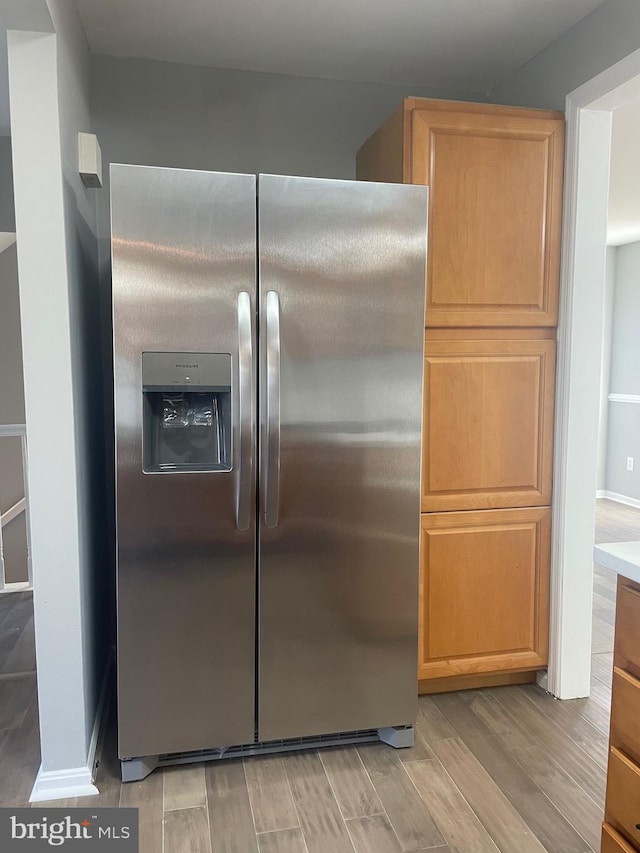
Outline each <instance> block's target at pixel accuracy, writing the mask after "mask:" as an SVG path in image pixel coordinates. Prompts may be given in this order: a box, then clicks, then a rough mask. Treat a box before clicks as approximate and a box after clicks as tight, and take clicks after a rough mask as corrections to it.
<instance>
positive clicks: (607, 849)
mask: <svg viewBox="0 0 640 853" xmlns="http://www.w3.org/2000/svg"><path fill="white" fill-rule="evenodd" d="M600 853H636V851H635V848H634V847H632V846H631V845H630V844H627V842H626V841H625V840H624V838H623V837H622V836H621V835H618V833H617V832H616V831H615V829H613V828H612V827H611V826H609V824H608V823H604V824H603V825H602V846H601V847H600Z"/></svg>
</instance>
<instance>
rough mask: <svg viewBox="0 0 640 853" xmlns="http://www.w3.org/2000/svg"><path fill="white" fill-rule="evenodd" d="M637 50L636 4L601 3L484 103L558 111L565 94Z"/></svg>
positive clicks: (639, 20)
mask: <svg viewBox="0 0 640 853" xmlns="http://www.w3.org/2000/svg"><path fill="white" fill-rule="evenodd" d="M639 48H640V2H638V0H607V2H606V3H603V4H602V6H599V7H598V8H597V9H596V10H595V11H593V12H592V13H591V14H590V15H587V17H586V18H583V19H582V20H581V21H579V22H578V23H577V24H576V25H575V26H574V27H572V28H571V29H570V30H569V31H568V32H567V33H565V34H564V35H563V36H561V37H560V38H559V39H558V40H557V41H555V42H554V43H553V44H551V45H549V47H548V48H546V49H545V50H543V51H541V52H540V53H539V54H537V56H535V57H534V58H533V59H531V60H530V61H529V62H528V63H526V65H524V66H523V67H522V68H520V70H519V71H517V72H516V74H514V75H513V76H511V77H509V78H507V79H506V80H504V81H503V82H502V83H500V85H498V86H496V87H495V88H494V89H493V90H492V91H491V93H490V94H489V100H490V101H495V102H497V103H503V104H516V105H522V106H528V107H544V108H548V109H557V110H563V111H564V106H565V96H566V95H567V94H568V93H569V92H572V91H573V90H574V89H576V88H577V87H578V86H580V85H582V84H583V83H585V82H586V81H587V80H591V79H592V78H593V77H595V76H596V75H597V74H599V73H600V72H601V71H604V69H605V68H608V67H609V66H611V65H613V64H614V63H616V62H618V61H619V60H620V59H622V58H623V57H625V56H627V55H628V54H630V53H633V51H634V50H638V49H639Z"/></svg>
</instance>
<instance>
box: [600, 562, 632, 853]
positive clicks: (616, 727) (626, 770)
mask: <svg viewBox="0 0 640 853" xmlns="http://www.w3.org/2000/svg"><path fill="white" fill-rule="evenodd" d="M639 625H640V584H637V583H634V582H633V581H630V580H628V579H627V578H625V577H623V576H621V575H619V576H618V595H617V599H616V638H615V644H614V650H613V686H612V689H611V730H610V736H609V747H610V749H609V764H608V767H607V798H606V803H605V811H604V819H605V823H604V824H603V826H602V847H601V850H602V853H616V851H622V853H635V851H640V679H639V678H638V675H640V648H639V642H640V631H639V629H638V626H639Z"/></svg>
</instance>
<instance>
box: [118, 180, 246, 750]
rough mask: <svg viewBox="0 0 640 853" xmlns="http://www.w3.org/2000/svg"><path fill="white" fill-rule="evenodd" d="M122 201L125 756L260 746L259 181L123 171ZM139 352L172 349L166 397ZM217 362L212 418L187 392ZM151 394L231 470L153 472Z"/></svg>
mask: <svg viewBox="0 0 640 853" xmlns="http://www.w3.org/2000/svg"><path fill="white" fill-rule="evenodd" d="M111 193H112V202H111V214H112V261H113V324H114V360H115V365H114V367H115V417H116V502H117V530H118V546H117V561H118V573H117V577H118V591H117V606H118V710H119V752H120V757H121V758H130V757H133V756H143V755H150V754H158V753H167V752H179V751H187V750H195V749H203V748H208V747H216V746H224V745H231V744H239V743H247V742H252V741H253V740H254V735H255V719H254V716H255V701H254V695H255V510H254V506H255V486H254V481H255V477H254V476H253V474H252V468H253V464H254V458H253V457H254V453H255V450H254V445H255V442H254V441H253V439H252V430H253V427H252V421H253V420H254V418H255V394H254V389H253V385H252V376H253V375H254V364H253V361H254V355H255V354H254V352H253V349H252V340H253V338H254V330H253V329H252V324H253V317H254V314H255V305H256V303H255V296H256V283H255V282H256V256H255V252H256V233H255V231H256V197H255V193H256V180H255V177H254V176H248V175H222V174H216V173H205V172H195V171H183V170H172V169H156V168H146V167H135V166H113V167H112V170H111ZM243 294H244V295H243ZM143 353H174V354H176V357H175V358H174V359H173V362H175V363H173V362H172V361H171V360H169V362H168V363H167V364H165V363H164V362H162V363H161V365H160V366H161V367H162V371H161V374H159V375H160V379H161V380H162V382H163V383H164V385H166V384H167V383H169V384H168V385H167V387H166V388H165V389H164V391H162V390H161V391H160V392H154V388H155V386H149V385H148V382H147V387H146V388H145V387H144V386H143V375H142V364H143ZM209 353H218V354H221V355H220V356H218V357H216V358H212V357H208V356H206V354H209ZM225 353H226V354H227V355H223V354H225ZM189 354H191V355H192V357H189ZM200 354H205V357H204V358H200V357H199V355H200ZM158 358H159V357H158V356H154V359H155V360H156V361H158ZM147 361H149V358H147ZM160 361H162V360H160ZM229 363H230V368H231V370H230V374H229V372H228V366H229ZM152 366H153V365H152ZM212 366H213V367H215V368H216V370H217V371H218V373H220V370H222V373H221V374H220V376H222V378H220V377H219V376H218V373H216V376H218V378H217V379H216V380H215V382H214V383H213V386H211V387H212V389H213V391H214V392H215V393H214V394H213V396H211V394H210V395H209V396H210V397H211V399H212V400H213V402H215V403H216V406H215V407H214V410H211V409H210V408H209V409H207V411H206V412H205V413H204V415H203V416H202V417H200V416H199V415H198V411H196V408H197V407H195V408H194V406H191V403H192V402H193V400H192V398H198V399H199V398H200V396H206V395H200V394H199V393H198V389H197V386H194V388H193V392H192V391H191V390H190V389H189V387H188V384H189V383H191V384H192V385H193V384H194V383H197V382H200V383H204V384H205V385H207V383H209V384H211V382H212V381H213V380H212V379H211V378H210V375H209V374H210V373H211V370H212V369H213V367H212ZM218 368H220V370H219V369H218ZM167 371H168V373H167ZM165 373H166V374H167V375H166V376H165ZM174 374H175V375H174ZM222 374H224V375H222ZM176 377H177V378H176ZM229 377H230V386H229V385H227V384H226V383H228V382H229ZM147 379H148V377H147ZM158 381H160V380H158ZM175 382H179V383H180V385H179V387H178V386H176V388H177V392H178V394H177V396H178V397H182V396H184V400H185V401H186V402H184V401H183V400H182V399H180V400H178V401H177V402H175V401H174V400H173V397H175V396H176V388H174V387H173V385H172V384H171V383H175ZM221 382H222V384H220V383H221ZM164 385H163V388H164ZM214 386H215V387H214ZM167 389H168V390H167ZM181 391H184V392H185V393H184V395H181V394H180V393H179V392H181ZM153 393H156V396H157V394H161V393H165V396H166V397H167V401H168V402H166V401H165V402H166V405H165V406H164V409H163V407H162V406H157V407H156V408H157V409H158V412H160V413H161V414H162V412H163V411H164V410H166V408H167V406H168V405H169V404H175V405H176V406H178V403H180V404H181V405H182V404H183V403H184V405H183V406H182V408H183V409H185V411H186V412H187V414H184V412H183V413H182V414H183V415H184V417H187V415H188V416H189V417H191V419H192V420H193V425H192V426H190V427H189V428H188V429H187V428H184V429H182V430H181V429H179V428H178V427H180V425H181V421H180V418H174V419H173V420H172V421H171V423H166V424H165V423H161V424H159V426H158V429H159V430H163V429H164V428H165V427H166V430H165V432H166V439H167V442H169V443H175V442H176V441H178V440H180V441H181V442H182V444H185V442H186V443H187V444H188V442H189V441H190V440H192V439H193V441H194V442H196V441H198V442H200V443H202V442H203V441H205V439H206V437H207V435H208V433H209V432H211V424H210V423H209V421H210V420H211V421H212V423H213V425H214V426H215V425H217V427H218V429H219V430H220V436H221V437H220V440H219V443H220V446H221V448H222V447H223V445H224V446H225V447H227V448H228V455H229V457H230V458H229V460H228V462H227V461H225V464H224V465H222V464H221V465H219V466H218V467H219V469H224V468H227V469H229V468H230V469H231V470H208V471H202V466H200V470H199V471H198V470H196V469H198V467H199V466H198V465H195V464H194V465H193V466H192V467H193V468H194V470H192V471H188V470H187V469H188V467H189V466H188V464H184V465H182V464H181V465H177V466H176V468H177V471H172V470H171V466H165V467H164V468H163V466H156V467H157V472H155V473H151V472H150V473H144V471H143V447H142V443H143V411H146V410H144V408H143V407H144V406H145V405H148V403H149V399H151V396H152V395H153ZM172 395H173V397H172ZM144 397H146V398H147V400H145V399H143V398H144ZM209 402H210V404H211V401H209ZM187 404H189V405H187ZM190 406H191V408H190ZM229 406H230V410H229ZM185 407H186V408H185ZM191 409H193V412H192V411H191ZM180 411H182V410H180ZM207 413H208V414H207ZM165 415H166V412H165ZM214 415H215V417H213V416H214ZM147 416H148V417H153V416H154V412H153V411H151V412H148V413H147ZM209 416H210V417H209ZM218 419H221V421H220V422H219V420H218ZM165 420H167V418H166V417H165ZM174 421H175V423H174ZM189 423H191V421H190V422H189ZM170 426H171V427H175V428H173V429H169V427H170ZM229 426H230V428H231V436H230V437H229V435H228V432H227V433H225V432H224V430H225V429H228V428H229ZM163 435H164V434H163ZM194 436H195V438H194ZM229 438H230V441H229ZM182 444H181V448H182V452H183V454H184V457H183V458H184V459H187V460H188V459H189V458H190V454H189V449H188V447H182ZM171 446H173V444H172V445H171ZM196 450H197V448H195V447H194V454H193V458H194V459H195V458H196V457H197V453H196ZM229 463H230V464H229ZM205 467H206V466H205ZM209 467H211V466H209ZM214 467H215V466H214ZM150 470H156V469H153V468H151V469H150Z"/></svg>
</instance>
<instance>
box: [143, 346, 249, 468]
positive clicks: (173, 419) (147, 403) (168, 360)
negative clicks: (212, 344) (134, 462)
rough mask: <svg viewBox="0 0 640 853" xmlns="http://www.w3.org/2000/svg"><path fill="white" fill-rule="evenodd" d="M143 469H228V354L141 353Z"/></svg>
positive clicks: (229, 466)
mask: <svg viewBox="0 0 640 853" xmlns="http://www.w3.org/2000/svg"><path fill="white" fill-rule="evenodd" d="M142 392H143V398H144V400H143V406H144V414H143V442H142V445H143V470H144V471H145V473H147V474H158V473H171V472H187V471H191V472H193V471H230V470H231V431H232V430H231V355H229V353H218V352H207V353H202V352H200V353H193V352H190V353H181V352H144V353H142Z"/></svg>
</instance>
